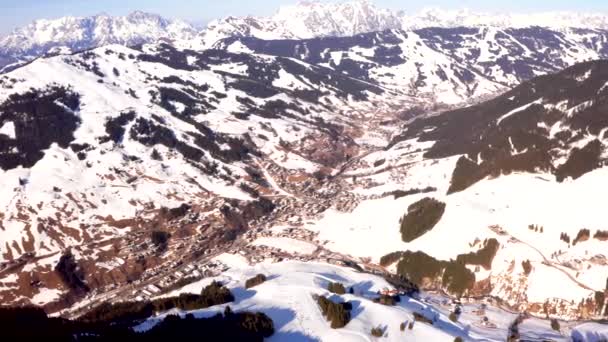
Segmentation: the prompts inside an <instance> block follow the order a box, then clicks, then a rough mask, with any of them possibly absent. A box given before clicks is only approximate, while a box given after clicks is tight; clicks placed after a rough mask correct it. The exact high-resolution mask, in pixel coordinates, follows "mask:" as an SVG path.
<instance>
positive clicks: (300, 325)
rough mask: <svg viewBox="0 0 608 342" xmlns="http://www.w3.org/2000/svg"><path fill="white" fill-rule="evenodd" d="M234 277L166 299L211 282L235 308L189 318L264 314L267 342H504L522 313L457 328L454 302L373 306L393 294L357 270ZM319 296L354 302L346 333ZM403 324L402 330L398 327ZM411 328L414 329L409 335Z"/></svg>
mask: <svg viewBox="0 0 608 342" xmlns="http://www.w3.org/2000/svg"><path fill="white" fill-rule="evenodd" d="M230 266H231V269H230V270H229V271H227V272H225V273H224V274H222V275H221V276H219V277H216V278H207V279H204V280H202V281H199V282H196V283H192V284H189V285H187V286H186V287H184V288H181V289H178V290H175V291H173V292H171V293H169V294H168V295H169V296H175V295H178V294H180V293H200V291H201V289H202V288H203V287H204V286H206V285H208V284H209V283H210V282H211V281H212V280H218V281H221V282H222V283H224V284H226V285H227V286H228V287H229V288H231V290H232V291H233V293H234V294H235V296H236V298H235V302H233V303H229V304H225V305H220V306H215V307H212V308H209V309H204V310H196V311H192V312H191V313H193V314H194V315H195V317H209V316H212V315H214V314H216V313H221V312H223V311H224V309H225V307H226V306H227V305H229V306H230V307H231V308H232V309H233V310H236V311H242V310H255V311H261V312H264V313H266V314H267V315H268V316H269V317H270V318H272V320H273V321H274V324H275V329H276V332H275V334H274V335H273V336H272V337H271V338H270V339H269V341H369V340H371V339H373V337H372V336H371V330H372V328H376V327H380V328H381V330H382V332H383V333H382V335H383V338H382V339H383V340H386V341H453V340H454V339H455V338H456V337H460V338H462V339H463V340H464V341H504V340H505V339H506V337H507V336H508V334H509V327H510V326H511V324H512V323H513V322H514V321H515V320H516V318H517V316H518V315H517V313H513V312H509V311H507V310H504V309H500V308H498V307H496V306H494V305H492V304H480V303H464V304H463V305H462V306H460V308H461V311H462V313H461V314H460V315H459V316H458V319H457V321H456V322H454V321H451V320H450V318H449V316H450V313H451V312H453V311H454V309H455V308H456V306H457V305H455V304H454V303H453V302H452V301H451V300H450V299H449V298H447V297H444V296H441V295H434V294H428V293H421V294H419V295H416V296H414V297H413V298H411V297H405V296H404V297H401V298H402V299H401V301H400V302H398V303H396V305H395V306H389V305H383V304H380V303H377V302H375V301H374V299H375V298H378V297H379V296H378V292H380V291H383V290H385V289H392V288H393V286H392V285H391V284H389V283H387V282H386V280H384V279H382V278H381V277H378V276H373V275H370V274H365V273H360V272H357V271H355V270H353V269H350V268H346V267H340V266H335V265H329V264H324V263H302V262H283V263H276V264H268V265H263V264H259V265H257V266H255V267H243V266H242V265H240V264H236V265H230ZM256 274H264V275H265V276H266V277H267V278H268V280H267V281H266V282H264V283H262V284H261V285H258V286H256V287H254V288H251V289H245V288H244V283H245V281H246V280H247V279H249V278H251V277H253V276H255V275H256ZM330 282H332V283H333V282H338V283H341V284H343V285H344V286H345V287H346V288H352V289H353V293H352V294H349V293H346V294H343V295H337V294H333V293H331V292H329V291H328V290H327V287H328V284H329V283H330ZM314 295H319V296H327V297H329V298H331V300H333V301H335V302H350V303H351V304H352V306H353V309H352V311H351V321H350V322H349V323H348V324H347V325H346V326H345V327H344V328H341V329H331V328H330V325H329V322H327V320H326V319H325V318H324V317H323V315H322V313H321V311H320V309H319V306H318V305H317V303H316V302H315V300H314V299H313V296H314ZM186 313H187V312H182V311H180V310H172V311H169V312H165V313H163V314H161V315H159V316H156V317H154V318H150V319H149V320H147V321H146V322H144V323H142V324H141V325H139V326H137V327H136V330H138V331H142V330H147V329H150V328H151V327H153V326H154V325H155V324H156V323H157V322H158V321H160V320H162V319H164V318H165V317H166V315H169V314H180V315H185V314H186ZM415 314H416V315H421V316H423V317H426V318H428V319H429V320H430V322H431V323H425V322H422V321H421V320H420V319H416V318H415V317H414V315H415ZM402 323H404V324H405V327H406V328H405V330H401V329H400V325H401V324H402ZM410 323H411V324H412V327H411V328H409V325H410ZM519 331H520V337H521V339H522V340H526V339H529V340H551V341H570V338H585V340H587V341H599V340H600V338H601V337H605V336H608V328H607V327H606V326H602V325H600V324H594V323H589V324H576V323H570V324H569V323H566V322H562V327H561V331H555V330H553V329H552V328H551V326H550V323H549V321H547V320H541V319H537V318H528V319H526V320H524V321H523V322H522V323H520V325H519Z"/></svg>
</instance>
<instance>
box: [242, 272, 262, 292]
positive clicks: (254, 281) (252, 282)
mask: <svg viewBox="0 0 608 342" xmlns="http://www.w3.org/2000/svg"><path fill="white" fill-rule="evenodd" d="M265 281H266V276H265V275H263V274H258V275H256V276H255V277H252V278H249V279H247V280H246V281H245V288H246V289H250V288H252V287H254V286H258V285H260V284H262V283H264V282H265Z"/></svg>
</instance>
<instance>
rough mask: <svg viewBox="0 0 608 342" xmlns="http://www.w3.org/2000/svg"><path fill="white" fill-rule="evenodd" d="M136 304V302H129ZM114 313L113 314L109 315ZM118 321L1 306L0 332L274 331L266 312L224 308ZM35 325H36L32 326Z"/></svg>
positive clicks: (158, 335)
mask: <svg viewBox="0 0 608 342" xmlns="http://www.w3.org/2000/svg"><path fill="white" fill-rule="evenodd" d="M130 304H133V303H130ZM107 316H108V317H112V315H107ZM136 316H137V317H141V318H140V319H138V320H131V321H129V320H128V319H127V320H125V321H122V322H120V324H116V322H115V321H112V320H95V321H88V320H83V319H79V320H73V321H72V320H67V319H64V318H54V317H48V316H47V315H46V313H45V312H44V310H42V309H41V308H37V307H21V308H7V307H2V308H0V320H1V321H2V322H3V329H2V333H1V336H2V337H3V339H5V340H8V341H33V340H49V339H50V340H52V341H125V340H129V341H135V342H137V341H168V340H172V339H178V340H179V341H201V340H206V341H259V342H262V341H264V338H268V337H270V336H272V335H273V334H274V323H273V322H272V320H271V319H270V318H269V317H268V316H267V315H265V314H263V313H254V312H238V313H235V312H232V310H229V308H227V310H225V312H224V313H223V314H221V313H218V314H217V315H215V316H212V317H209V318H198V319H197V318H195V317H194V316H193V315H192V314H187V315H186V316H185V317H183V318H181V317H179V316H174V315H170V316H167V317H166V318H165V319H163V320H162V321H161V322H160V323H158V324H157V325H155V326H154V327H153V328H151V329H150V330H147V331H145V332H142V333H137V332H134V331H133V330H132V329H131V327H133V326H135V325H136V324H137V323H138V322H139V321H140V320H141V319H144V318H148V317H150V316H145V315H143V314H140V315H136ZM33 327H34V328H33Z"/></svg>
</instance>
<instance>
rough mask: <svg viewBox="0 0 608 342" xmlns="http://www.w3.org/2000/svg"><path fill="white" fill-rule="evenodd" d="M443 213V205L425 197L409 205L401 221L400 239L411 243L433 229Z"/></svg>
mask: <svg viewBox="0 0 608 342" xmlns="http://www.w3.org/2000/svg"><path fill="white" fill-rule="evenodd" d="M444 211H445V203H443V202H440V201H438V200H436V199H434V198H430V197H426V198H423V199H421V200H420V201H418V202H416V203H413V204H411V205H410V206H409V207H408V213H407V214H406V215H405V216H403V218H402V219H401V238H402V239H403V241H405V242H411V241H414V240H415V239H417V238H419V237H421V236H422V235H424V234H425V233H426V232H428V231H429V230H431V229H433V227H435V225H436V224H437V223H438V222H439V220H440V219H441V217H442V216H443V213H444Z"/></svg>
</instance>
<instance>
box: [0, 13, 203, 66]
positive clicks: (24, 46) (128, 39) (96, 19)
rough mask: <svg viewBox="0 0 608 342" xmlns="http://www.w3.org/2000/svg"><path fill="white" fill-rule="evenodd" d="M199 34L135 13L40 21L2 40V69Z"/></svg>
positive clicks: (182, 25)
mask: <svg viewBox="0 0 608 342" xmlns="http://www.w3.org/2000/svg"><path fill="white" fill-rule="evenodd" d="M196 33H197V30H196V29H195V28H194V27H192V26H191V25H189V24H187V23H185V22H183V21H181V20H169V19H165V18H163V17H161V16H158V15H154V14H149V13H144V12H139V11H138V12H133V13H131V14H129V15H127V16H109V15H105V14H100V15H95V16H92V17H63V18H59V19H52V20H47V19H40V20H36V21H34V22H32V23H31V24H29V25H27V26H25V27H21V28H18V29H16V30H14V31H13V32H11V33H10V34H8V35H6V36H5V37H2V38H1V39H0V68H1V66H3V65H6V64H9V63H12V62H17V61H27V60H30V59H32V58H35V57H38V56H41V55H44V54H46V53H52V52H63V53H65V52H69V51H78V50H84V49H89V48H92V47H97V46H102V45H107V44H123V45H134V44H141V43H147V42H151V41H156V40H159V39H168V40H183V39H191V38H192V37H194V35H196Z"/></svg>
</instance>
